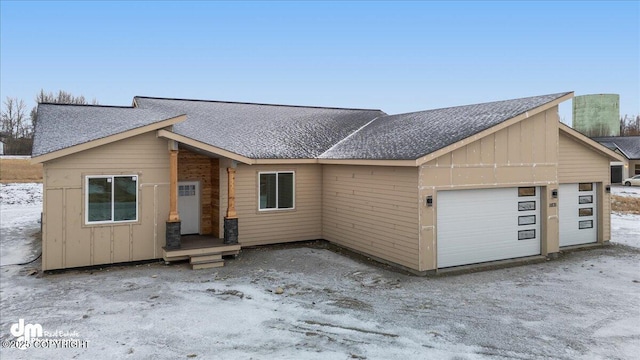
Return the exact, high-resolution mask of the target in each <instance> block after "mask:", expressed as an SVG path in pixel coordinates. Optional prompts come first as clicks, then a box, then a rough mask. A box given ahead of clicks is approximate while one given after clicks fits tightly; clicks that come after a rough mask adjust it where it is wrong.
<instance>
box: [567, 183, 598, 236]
mask: <svg viewBox="0 0 640 360" xmlns="http://www.w3.org/2000/svg"><path fill="white" fill-rule="evenodd" d="M596 199H597V197H596V184H595V183H579V184H561V185H560V188H559V190H558V214H559V215H558V217H559V218H560V246H571V245H580V244H590V243H595V242H597V241H598V231H597V224H598V214H597V209H598V206H597V201H596Z"/></svg>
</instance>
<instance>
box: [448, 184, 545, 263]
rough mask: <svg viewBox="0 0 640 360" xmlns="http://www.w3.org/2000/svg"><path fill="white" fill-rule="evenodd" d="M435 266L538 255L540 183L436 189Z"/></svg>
mask: <svg viewBox="0 0 640 360" xmlns="http://www.w3.org/2000/svg"><path fill="white" fill-rule="evenodd" d="M436 202H437V204H436V211H437V214H438V215H437V224H436V228H437V234H438V237H437V244H436V247H437V254H438V255H437V256H438V268H445V267H450V266H459V265H467V264H475V263H481V262H486V261H496V260H503V259H511V258H518V257H524V256H532V255H539V254H540V188H537V187H522V188H501V189H477V190H475V189H474V190H454V191H438V193H437V199H436Z"/></svg>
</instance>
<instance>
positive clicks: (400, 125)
mask: <svg viewBox="0 0 640 360" xmlns="http://www.w3.org/2000/svg"><path fill="white" fill-rule="evenodd" d="M567 94H569V93H559V94H551V95H543V96H535V97H528V98H522V99H515V100H506V101H497V102H490V103H484V104H476V105H467V106H458V107H451V108H444V109H436V110H427V111H420V112H414V113H407V114H398V115H386V114H385V113H384V112H382V111H381V110H371V109H341V108H324V107H308V106H285V105H268V104H249V103H234V102H221V101H204V100H182V99H164V98H149V97H136V98H135V104H136V107H114V106H98V105H61V104H40V105H39V107H38V124H37V127H36V136H35V139H34V145H33V156H40V155H44V154H47V153H50V152H53V151H56V150H61V149H64V148H67V147H70V146H74V145H79V144H82V143H86V142H90V141H93V140H97V139H101V138H104V137H107V136H110V135H114V134H118V133H122V132H125V131H128V130H132V129H135V128H138V127H141V126H145V125H150V124H153V123H156V122H158V121H162V120H166V119H169V118H173V117H176V116H179V115H183V114H186V115H187V119H186V121H184V122H181V123H177V124H175V125H174V126H173V132H175V133H177V134H179V135H183V136H185V137H188V138H190V139H193V140H197V141H200V142H202V143H205V144H208V145H212V146H215V147H219V148H221V149H224V150H227V151H230V152H233V153H236V154H239V155H242V156H245V157H248V158H252V159H314V158H323V159H365V160H415V159H417V158H419V157H421V156H424V155H427V154H429V153H432V152H434V151H437V150H439V149H442V148H444V147H446V146H448V145H451V144H453V143H455V142H457V141H460V140H462V139H465V138H467V137H469V136H472V135H474V134H476V133H478V132H481V131H483V130H486V129H488V128H490V127H493V126H495V125H497V124H500V123H501V122H503V121H505V120H508V119H510V118H513V117H515V116H517V115H519V114H522V113H524V112H526V111H530V110H532V109H534V108H536V107H539V106H541V105H544V104H546V103H549V102H551V101H554V100H556V99H558V98H560V97H563V96H565V95H567Z"/></svg>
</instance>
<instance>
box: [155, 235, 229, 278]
mask: <svg viewBox="0 0 640 360" xmlns="http://www.w3.org/2000/svg"><path fill="white" fill-rule="evenodd" d="M239 252H240V244H225V243H224V239H219V238H215V237H213V236H208V235H185V236H181V238H180V248H177V249H168V248H167V247H166V246H164V247H163V248H162V258H163V259H164V261H165V262H167V263H169V262H173V261H183V260H189V264H191V268H192V269H194V270H195V269H207V268H214V267H221V266H224V259H223V258H222V257H223V256H236V255H238V253H239Z"/></svg>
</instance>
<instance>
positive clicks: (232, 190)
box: [226, 167, 238, 219]
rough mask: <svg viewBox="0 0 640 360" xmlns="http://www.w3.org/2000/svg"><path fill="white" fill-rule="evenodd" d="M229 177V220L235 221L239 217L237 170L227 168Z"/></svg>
mask: <svg viewBox="0 0 640 360" xmlns="http://www.w3.org/2000/svg"><path fill="white" fill-rule="evenodd" d="M227 176H228V181H227V184H228V190H229V191H228V202H227V216H226V217H227V219H235V218H237V217H238V214H237V213H236V169H234V168H230V167H229V168H227Z"/></svg>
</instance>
